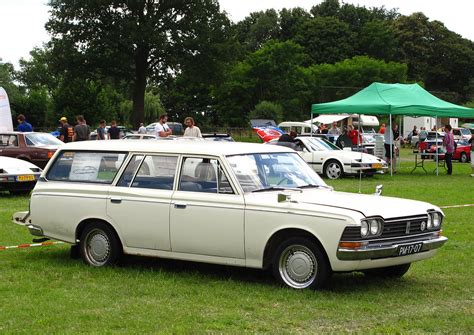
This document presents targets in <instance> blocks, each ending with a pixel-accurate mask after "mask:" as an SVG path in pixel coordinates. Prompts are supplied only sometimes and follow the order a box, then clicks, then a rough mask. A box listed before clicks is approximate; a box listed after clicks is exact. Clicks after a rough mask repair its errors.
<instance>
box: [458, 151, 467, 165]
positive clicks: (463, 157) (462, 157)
mask: <svg viewBox="0 0 474 335" xmlns="http://www.w3.org/2000/svg"><path fill="white" fill-rule="evenodd" d="M459 161H460V162H461V163H466V162H467V155H466V153H465V152H461V157H459Z"/></svg>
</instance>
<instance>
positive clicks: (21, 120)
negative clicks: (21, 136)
mask: <svg viewBox="0 0 474 335" xmlns="http://www.w3.org/2000/svg"><path fill="white" fill-rule="evenodd" d="M16 120H17V121H18V127H17V129H18V131H20V132H22V133H26V132H28V131H33V126H32V125H31V124H29V123H28V122H26V118H25V116H24V115H23V114H20V115H18V117H17V118H16Z"/></svg>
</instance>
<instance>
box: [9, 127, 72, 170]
mask: <svg viewBox="0 0 474 335" xmlns="http://www.w3.org/2000/svg"><path fill="white" fill-rule="evenodd" d="M63 144H64V143H63V142H61V141H60V140H58V139H57V138H56V137H54V136H53V135H51V134H48V133H36V132H29V133H22V132H16V131H14V132H0V156H7V157H12V158H18V159H22V160H24V161H28V162H31V163H33V164H34V165H36V166H39V167H40V168H44V167H45V166H46V163H48V161H49V159H50V158H51V157H53V155H54V153H55V152H56V150H57V149H58V148H59V147H60V146H62V145H63Z"/></svg>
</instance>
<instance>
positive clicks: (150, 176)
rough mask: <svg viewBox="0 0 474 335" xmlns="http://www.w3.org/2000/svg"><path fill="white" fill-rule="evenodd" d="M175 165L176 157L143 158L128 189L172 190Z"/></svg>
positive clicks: (153, 156)
mask: <svg viewBox="0 0 474 335" xmlns="http://www.w3.org/2000/svg"><path fill="white" fill-rule="evenodd" d="M177 164H178V157H177V156H158V155H149V156H145V158H144V159H142V161H141V164H140V167H139V168H138V172H137V173H136V176H135V178H133V181H132V182H131V185H130V187H136V188H151V189H157V190H172V189H173V184H174V176H175V173H176V166H177ZM129 165H130V164H129ZM127 169H128V167H127Z"/></svg>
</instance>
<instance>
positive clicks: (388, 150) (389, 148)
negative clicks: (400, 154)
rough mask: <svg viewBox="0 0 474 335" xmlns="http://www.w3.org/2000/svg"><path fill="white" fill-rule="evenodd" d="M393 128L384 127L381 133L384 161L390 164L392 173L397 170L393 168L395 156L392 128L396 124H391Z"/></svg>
mask: <svg viewBox="0 0 474 335" xmlns="http://www.w3.org/2000/svg"><path fill="white" fill-rule="evenodd" d="M392 127H393V129H385V133H384V134H383V138H384V142H385V143H384V147H385V161H386V162H387V164H389V165H391V166H392V171H393V173H395V172H397V171H396V170H395V167H396V156H395V150H394V147H395V146H394V140H393V138H394V132H395V131H394V129H395V128H396V124H393V126H392Z"/></svg>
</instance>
